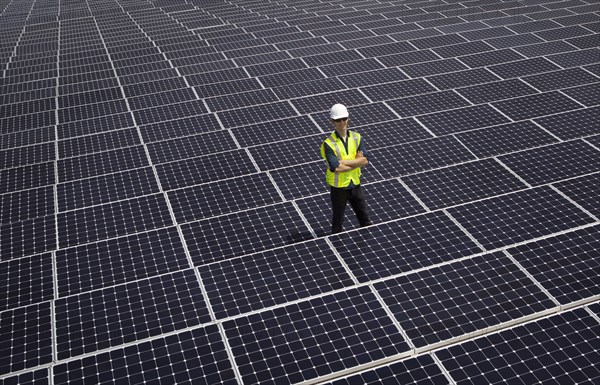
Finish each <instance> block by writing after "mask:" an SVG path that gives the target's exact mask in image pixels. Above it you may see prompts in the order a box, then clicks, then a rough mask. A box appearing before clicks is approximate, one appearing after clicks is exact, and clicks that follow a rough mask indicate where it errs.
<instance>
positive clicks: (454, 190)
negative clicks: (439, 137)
mask: <svg viewBox="0 0 600 385" xmlns="http://www.w3.org/2000/svg"><path fill="white" fill-rule="evenodd" d="M402 180H403V181H404V183H406V185H407V186H408V187H409V188H410V189H411V190H412V191H413V192H414V193H415V194H416V196H417V197H418V198H419V199H420V200H421V201H422V202H423V203H424V204H425V205H426V206H427V207H428V208H430V209H431V210H435V209H439V208H444V207H449V206H454V205H458V204H461V203H466V202H470V201H475V200H478V199H483V198H488V197H493V196H495V195H498V194H504V193H508V192H511V191H515V190H519V189H523V188H526V187H527V186H526V185H525V184H524V183H522V182H521V181H520V180H519V179H518V178H517V177H515V176H514V175H513V174H512V173H511V172H510V171H509V170H507V169H505V168H504V167H502V166H501V165H500V164H498V163H497V162H496V161H495V160H493V159H487V160H482V161H478V162H473V163H465V164H461V165H456V166H451V167H448V168H442V169H439V170H432V171H428V172H424V173H420V174H415V175H409V176H406V177H403V178H402Z"/></svg>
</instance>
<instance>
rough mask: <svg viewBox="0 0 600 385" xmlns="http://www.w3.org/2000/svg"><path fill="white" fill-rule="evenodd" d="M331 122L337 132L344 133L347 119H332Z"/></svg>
mask: <svg viewBox="0 0 600 385" xmlns="http://www.w3.org/2000/svg"><path fill="white" fill-rule="evenodd" d="M331 121H332V122H333V127H335V129H336V130H337V131H344V130H345V129H347V128H348V122H349V120H348V118H341V119H332V120H331Z"/></svg>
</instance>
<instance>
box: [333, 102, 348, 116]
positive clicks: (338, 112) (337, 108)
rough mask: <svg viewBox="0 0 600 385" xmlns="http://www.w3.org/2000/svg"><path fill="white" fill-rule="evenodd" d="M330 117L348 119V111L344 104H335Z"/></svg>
mask: <svg viewBox="0 0 600 385" xmlns="http://www.w3.org/2000/svg"><path fill="white" fill-rule="evenodd" d="M329 116H330V117H331V119H340V118H347V117H348V109H347V108H346V106H344V105H343V104H339V103H338V104H334V105H333V107H331V110H329Z"/></svg>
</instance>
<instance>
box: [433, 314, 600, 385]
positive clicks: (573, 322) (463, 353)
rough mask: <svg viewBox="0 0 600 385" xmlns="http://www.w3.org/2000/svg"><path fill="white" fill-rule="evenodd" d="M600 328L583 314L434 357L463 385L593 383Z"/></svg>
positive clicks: (546, 321)
mask: <svg viewBox="0 0 600 385" xmlns="http://www.w3.org/2000/svg"><path fill="white" fill-rule="evenodd" d="M599 328H600V324H599V323H598V321H597V319H595V318H593V317H592V316H591V315H590V314H589V313H588V312H587V311H585V310H584V309H576V310H573V311H570V312H565V313H561V314H558V315H555V316H553V317H550V318H545V319H542V320H540V321H537V322H533V323H529V324H526V325H523V326H519V327H515V328H514V329H509V330H506V331H503V332H500V333H497V334H491V335H489V336H485V337H481V338H478V339H476V340H474V341H469V342H465V343H463V344H461V345H457V346H454V347H451V348H448V349H444V350H441V351H439V352H438V353H436V355H437V357H438V358H439V359H440V361H441V362H442V365H443V366H444V368H445V369H446V370H447V371H448V372H449V373H450V376H451V377H452V379H453V380H454V381H456V382H460V383H470V384H477V383H511V382H514V381H518V382H521V383H528V382H535V383H545V382H553V383H557V384H562V383H589V384H592V383H594V382H595V381H597V380H598V378H600V372H599V370H598V365H597V364H598V362H600V361H599V360H600V357H599V356H598V351H597V349H595V348H594V345H597V341H598V335H599V333H600V330H599Z"/></svg>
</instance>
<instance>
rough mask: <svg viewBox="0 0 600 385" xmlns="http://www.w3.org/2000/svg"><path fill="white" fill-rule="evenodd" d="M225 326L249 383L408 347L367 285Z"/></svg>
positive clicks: (288, 380) (323, 371)
mask: <svg viewBox="0 0 600 385" xmlns="http://www.w3.org/2000/svg"><path fill="white" fill-rule="evenodd" d="M224 327H225V333H226V335H227V338H228V339H229V344H230V346H231V349H232V352H233V355H234V357H235V361H236V364H237V365H238V368H239V371H240V374H241V376H242V379H243V381H244V382H247V383H255V382H259V381H260V382H264V383H278V384H281V383H285V384H292V383H298V382H301V381H306V380H310V379H314V378H317V377H319V376H324V375H327V374H330V373H332V372H335V371H339V370H343V369H348V368H352V367H356V366H358V365H361V364H367V363H370V362H373V361H376V360H379V359H383V358H385V357H389V356H393V355H396V354H401V353H404V352H407V351H408V345H407V344H406V342H405V341H404V339H403V338H402V336H401V334H400V333H399V332H398V330H397V329H396V327H395V326H394V324H393V323H392V320H391V319H390V318H389V317H388V316H387V314H386V313H385V311H384V310H383V308H382V307H381V304H380V303H379V301H377V298H376V297H375V295H374V294H373V293H372V292H371V291H370V289H369V288H367V287H361V288H358V289H352V290H348V291H345V292H339V293H336V294H332V295H329V296H325V297H320V298H316V299H313V300H310V301H305V302H300V303H298V304H291V305H288V306H285V307H282V308H277V309H274V310H268V311H264V312H262V313H258V314H255V315H250V316H248V317H244V318H238V319H235V320H232V321H227V322H225V323H224ZM287 341H296V342H295V343H288V342H287Z"/></svg>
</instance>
